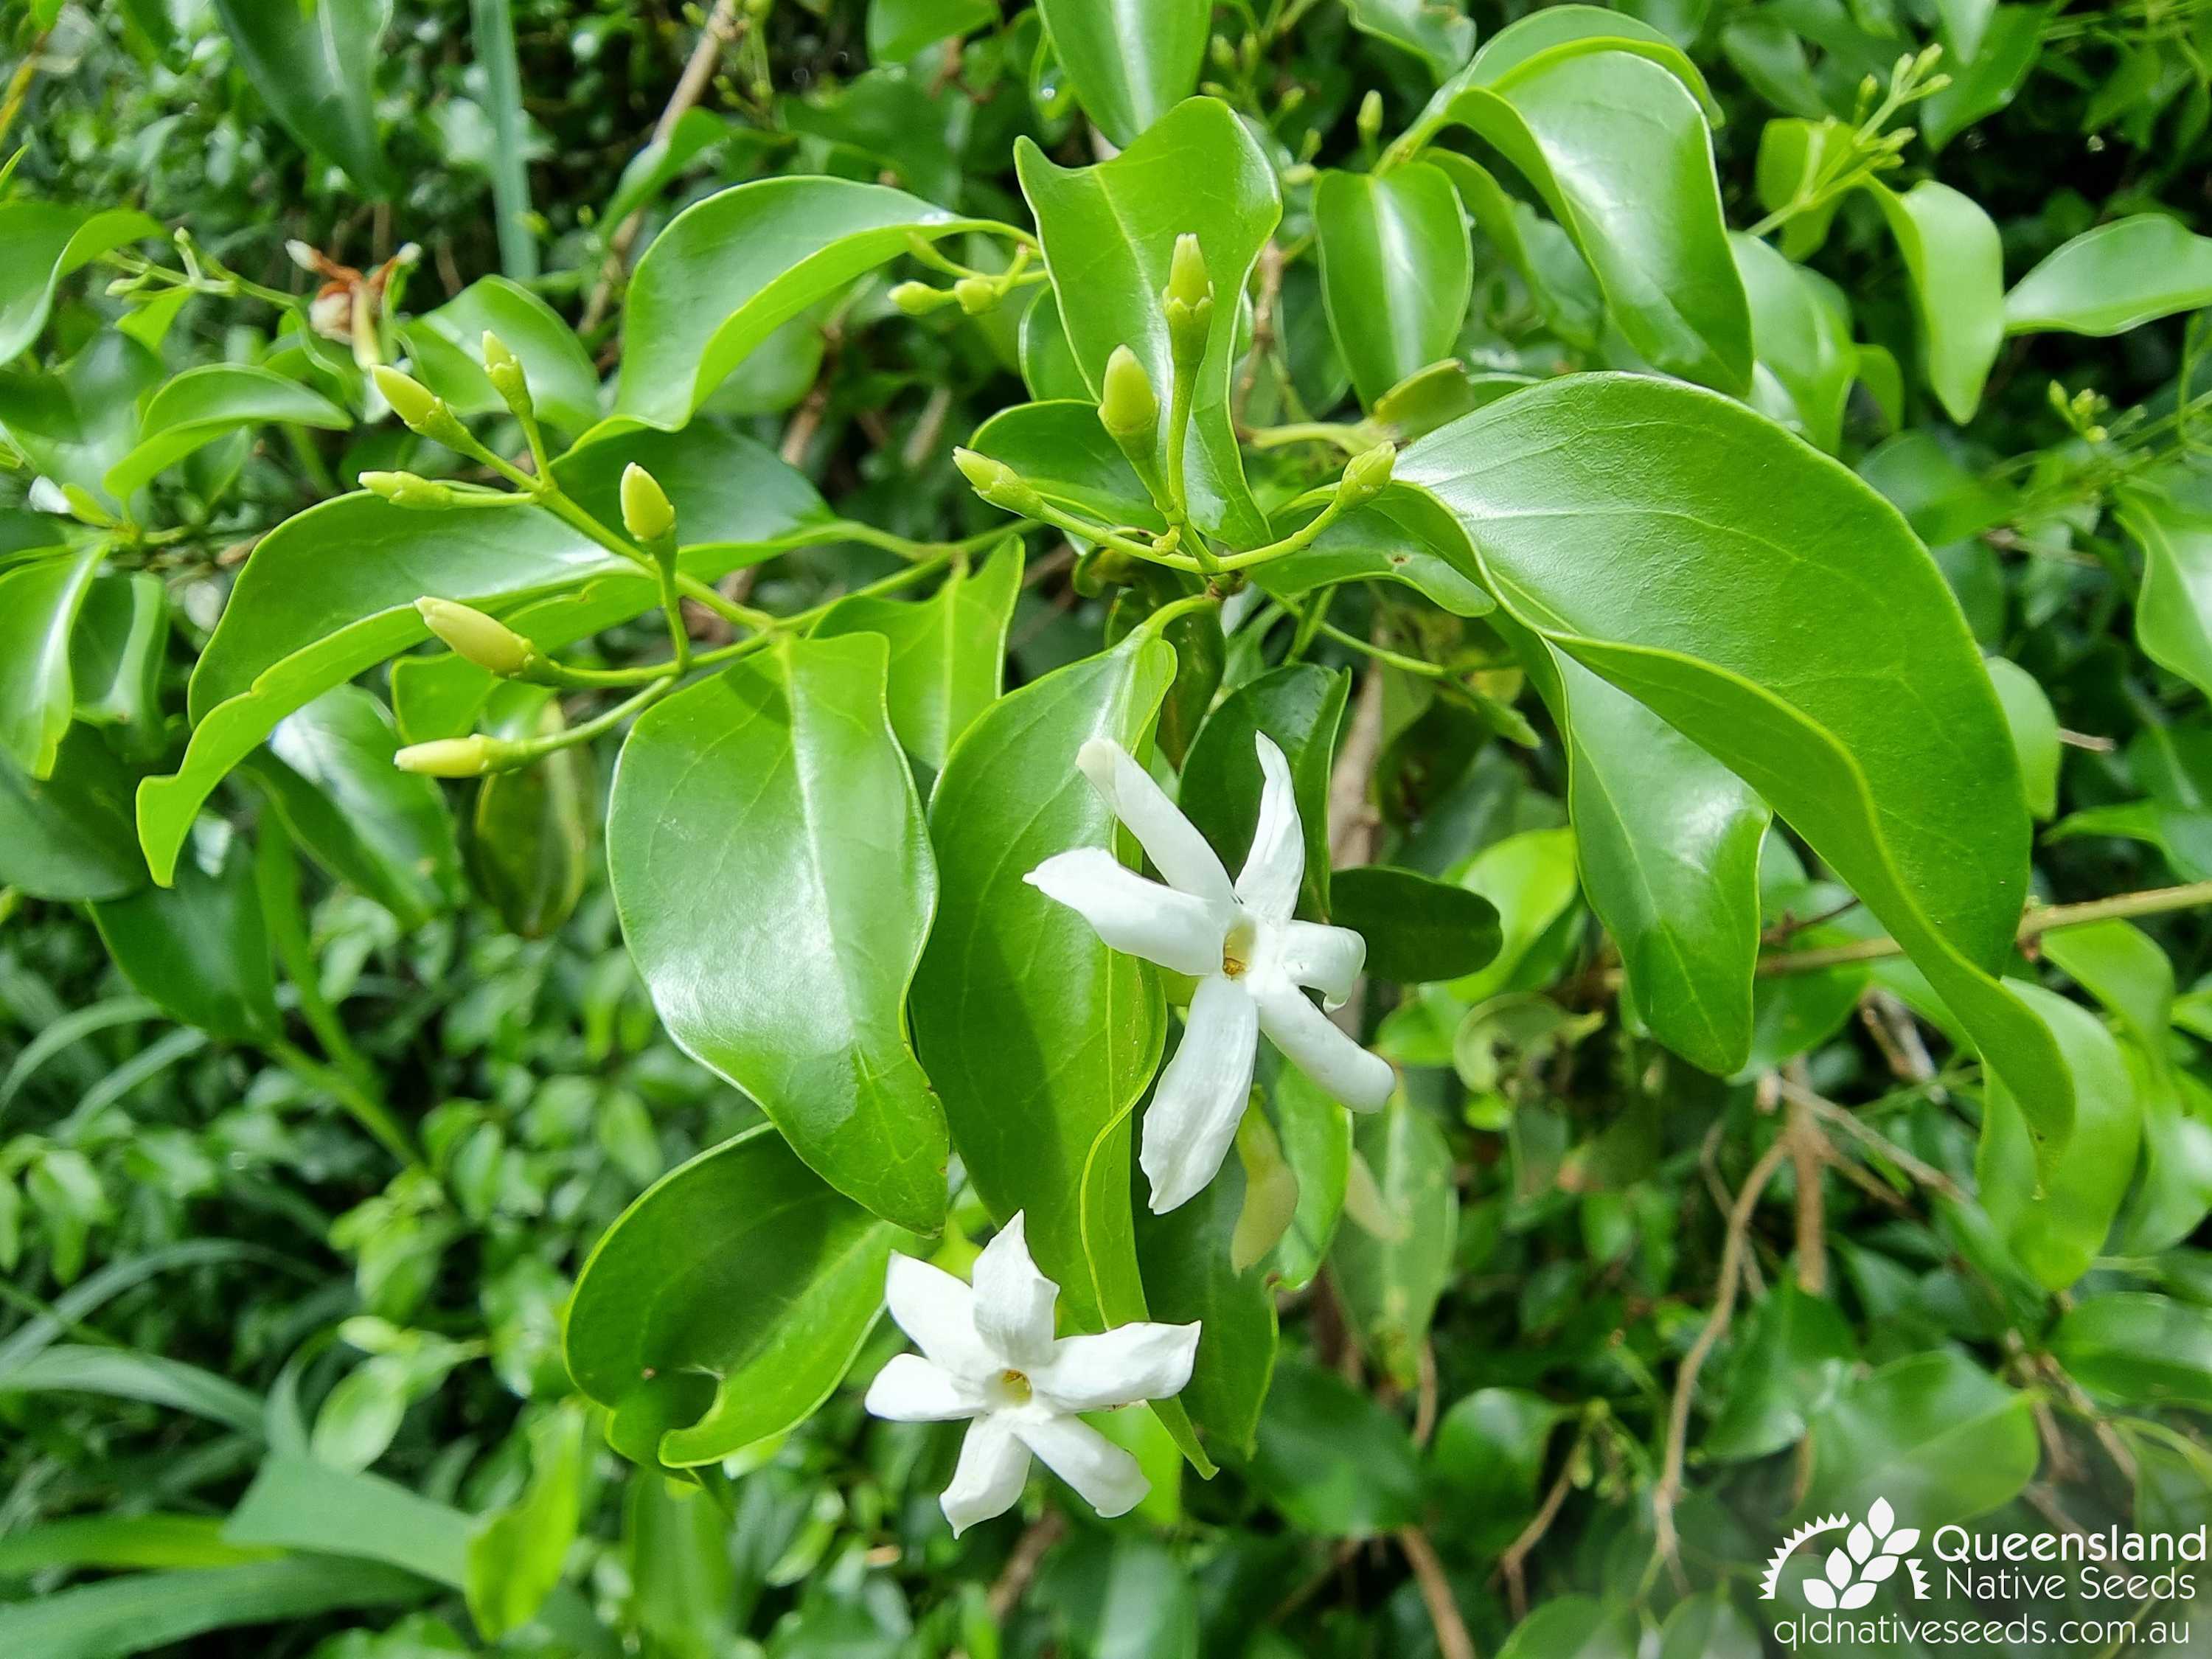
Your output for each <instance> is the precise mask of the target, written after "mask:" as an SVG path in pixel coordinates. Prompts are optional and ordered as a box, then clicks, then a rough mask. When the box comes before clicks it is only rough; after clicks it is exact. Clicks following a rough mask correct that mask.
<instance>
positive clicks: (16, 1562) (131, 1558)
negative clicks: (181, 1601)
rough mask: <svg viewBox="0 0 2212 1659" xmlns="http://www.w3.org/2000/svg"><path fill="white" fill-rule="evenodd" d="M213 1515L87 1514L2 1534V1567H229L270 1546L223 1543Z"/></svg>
mask: <svg viewBox="0 0 2212 1659" xmlns="http://www.w3.org/2000/svg"><path fill="white" fill-rule="evenodd" d="M221 1533H222V1517H221V1516H212V1515H167V1514H161V1513H155V1514H143V1515H116V1514H107V1515H86V1516H76V1517H73V1518H72V1519H70V1520H67V1521H49V1522H45V1523H43V1524H41V1525H39V1526H35V1527H31V1528H26V1529H25V1530H23V1531H21V1532H13V1533H9V1534H8V1535H7V1536H6V1537H4V1538H0V1573H4V1574H9V1575H11V1576H12V1575H15V1574H19V1573H28V1572H34V1571H38V1570H39V1569H40V1568H41V1567H106V1568H111V1569H113V1568H123V1567H229V1566H236V1565H239V1564H240V1563H241V1562H246V1561H254V1560H259V1559H264V1558H265V1557H267V1556H269V1555H270V1554H272V1553H274V1552H272V1551H268V1550H255V1549H245V1548H241V1547H238V1546H236V1545H233V1544H226V1543H224V1542H223V1541H222V1537H221V1536H220V1534H221Z"/></svg>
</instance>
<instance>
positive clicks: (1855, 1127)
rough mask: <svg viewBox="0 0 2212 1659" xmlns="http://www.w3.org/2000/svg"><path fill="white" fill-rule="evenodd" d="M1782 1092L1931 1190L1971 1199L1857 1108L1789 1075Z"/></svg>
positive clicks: (1795, 1104)
mask: <svg viewBox="0 0 2212 1659" xmlns="http://www.w3.org/2000/svg"><path fill="white" fill-rule="evenodd" d="M1782 1095H1783V1098H1784V1099H1785V1100H1787V1101H1788V1102H1789V1103H1790V1104H1791V1105H1792V1106H1793V1107H1797V1108H1800V1109H1802V1110H1804V1111H1806V1112H1808V1113H1810V1114H1811V1115H1813V1116H1814V1117H1817V1118H1819V1119H1820V1121H1822V1122H1824V1123H1832V1124H1834V1125H1835V1126H1836V1127H1838V1128H1839V1129H1841V1130H1843V1131H1844V1133H1846V1134H1849V1135H1850V1136H1852V1137H1854V1138H1855V1139H1857V1140H1859V1141H1861V1142H1863V1143H1864V1145H1865V1146H1867V1148H1868V1149H1869V1151H1871V1152H1873V1153H1874V1154H1875V1156H1876V1157H1878V1158H1881V1159H1882V1160H1883V1161H1884V1162H1885V1163H1888V1164H1895V1165H1896V1166H1897V1167H1898V1168H1899V1169H1900V1170H1904V1171H1905V1174H1906V1175H1907V1176H1911V1178H1912V1179H1913V1180H1914V1181H1917V1182H1919V1183H1920V1184H1921V1185H1922V1186H1923V1187H1925V1188H1928V1189H1929V1191H1931V1192H1936V1193H1941V1194H1942V1195H1943V1196H1944V1197H1946V1198H1948V1199H1949V1200H1952V1201H1953V1202H1954V1203H1956V1204H1964V1203H1966V1201H1967V1198H1966V1192H1965V1190H1964V1189H1963V1188H1960V1185H1959V1183H1958V1182H1955V1181H1954V1180H1952V1179H1951V1177H1950V1176H1947V1175H1945V1174H1944V1173H1943V1172H1942V1170H1939V1169H1937V1168H1936V1166H1935V1165H1934V1164H1929V1163H1928V1162H1926V1161H1925V1160H1923V1159H1922V1158H1916V1157H1915V1156H1914V1155H1913V1154H1912V1153H1911V1152H1906V1151H1905V1148H1904V1147H1902V1146H1899V1145H1898V1144H1897V1143H1896V1142H1895V1141H1893V1140H1892V1139H1890V1138H1889V1137H1888V1136H1887V1135H1886V1134H1884V1133H1881V1130H1879V1129H1876V1128H1875V1127H1872V1126H1871V1125H1869V1124H1868V1123H1866V1122H1864V1121H1862V1120H1861V1119H1860V1117H1859V1115H1858V1114H1857V1112H1854V1111H1851V1110H1850V1109H1847V1108H1845V1107H1842V1106H1838V1105H1837V1104H1836V1103H1835V1102H1833V1101H1832V1100H1826V1099H1823V1098H1822V1097H1820V1096H1819V1095H1816V1094H1814V1092H1813V1091H1811V1090H1810V1089H1808V1088H1805V1087H1803V1086H1802V1085H1799V1084H1796V1083H1793V1082H1791V1081H1790V1079H1787V1078H1784V1079H1783V1080H1782Z"/></svg>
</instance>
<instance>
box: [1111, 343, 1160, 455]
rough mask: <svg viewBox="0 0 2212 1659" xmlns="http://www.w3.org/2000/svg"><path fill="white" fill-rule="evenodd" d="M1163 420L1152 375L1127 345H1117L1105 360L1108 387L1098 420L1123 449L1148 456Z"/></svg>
mask: <svg viewBox="0 0 2212 1659" xmlns="http://www.w3.org/2000/svg"><path fill="white" fill-rule="evenodd" d="M1159 423H1160V400H1159V398H1158V397H1157V396H1155V395H1154V394H1153V392H1152V376H1150V375H1149V374H1146V373H1145V366H1144V365H1143V364H1142V363H1140V362H1138V361H1137V354H1136V353H1135V352H1133V351H1132V350H1130V349H1129V348H1128V347H1127V346H1125V345H1121V346H1115V348H1114V355H1113V356H1110V357H1109V358H1108V359H1107V360H1106V389H1105V392H1104V394H1103V396H1102V397H1101V398H1099V400H1098V424H1099V425H1101V426H1103V427H1104V428H1106V430H1107V432H1108V434H1109V435H1110V436H1111V437H1112V438H1113V440H1114V441H1115V443H1117V444H1119V445H1120V446H1121V447H1122V448H1123V449H1124V450H1133V451H1136V452H1138V453H1142V454H1144V455H1146V456H1147V457H1149V456H1150V455H1151V454H1152V435H1153V434H1154V433H1155V432H1156V431H1157V430H1158V428H1159Z"/></svg>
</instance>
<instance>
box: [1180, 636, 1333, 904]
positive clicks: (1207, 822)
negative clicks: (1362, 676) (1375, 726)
mask: <svg viewBox="0 0 2212 1659" xmlns="http://www.w3.org/2000/svg"><path fill="white" fill-rule="evenodd" d="M1351 691H1352V679H1351V677H1350V676H1349V675H1348V674H1346V673H1343V672H1342V671H1338V670H1335V669H1328V668H1322V667H1321V666H1320V665H1317V664H1314V663H1290V664H1286V665H1284V666H1283V667H1280V668H1277V669H1272V670H1270V671H1268V672H1267V673H1265V674H1262V675H1261V676H1260V677H1259V678H1257V679H1251V680H1247V681H1246V682H1245V683H1244V684H1242V685H1240V686H1238V687H1237V689H1236V690H1233V691H1231V692H1230V693H1229V694H1228V695H1227V696H1225V697H1223V698H1222V699H1221V701H1220V702H1219V703H1218V704H1217V705H1216V706H1215V708H1214V709H1213V712H1212V714H1209V715H1207V716H1206V724H1205V726H1202V727H1201V728H1200V731H1199V734H1198V741H1197V742H1196V743H1194V744H1192V745H1191V750H1190V753H1189V755H1188V756H1187V757H1185V758H1184V761H1183V768H1182V793H1181V796H1180V804H1181V805H1182V810H1183V812H1184V815H1185V816H1186V817H1188V818H1189V819H1190V821H1191V822H1192V823H1194V824H1196V825H1197V826H1198V827H1199V829H1200V832H1201V833H1202V834H1204V836H1206V840H1207V841H1208V842H1210V843H1212V848H1213V850H1214V851H1215V852H1216V853H1217V854H1219V855H1220V858H1221V861H1222V864H1223V866H1225V868H1227V869H1229V870H1231V871H1235V870H1241V869H1242V868H1243V866H1244V855H1245V854H1247V853H1249V852H1250V851H1251V850H1252V835H1253V832H1254V830H1255V829H1257V828H1258V827H1259V823H1260V785H1261V772H1260V753H1259V746H1258V741H1257V734H1258V733H1260V732H1266V733H1267V735H1268V736H1269V737H1270V738H1273V739H1274V741H1275V744H1276V746H1277V747H1278V748H1279V749H1280V750H1282V751H1283V757H1284V758H1285V760H1287V761H1288V762H1289V763H1290V765H1291V787H1292V789H1293V791H1294V792H1295V793H1296V794H1297V804H1298V821H1299V828H1300V829H1302V830H1303V831H1304V835H1305V846H1306V868H1305V879H1304V883H1303V884H1302V885H1301V887H1300V889H1299V894H1298V905H1299V908H1300V909H1301V910H1302V911H1304V913H1305V914H1306V915H1310V916H1312V917H1314V918H1316V919H1317V920H1318V919H1322V918H1325V917H1327V916H1328V913H1329V908H1328V877H1329V869H1328V775H1329V769H1330V768H1331V767H1332V766H1333V765H1334V763H1335V758H1336V733H1337V728H1338V726H1340V725H1341V724H1342V723H1343V720H1344V705H1345V699H1346V697H1347V696H1350V695H1351Z"/></svg>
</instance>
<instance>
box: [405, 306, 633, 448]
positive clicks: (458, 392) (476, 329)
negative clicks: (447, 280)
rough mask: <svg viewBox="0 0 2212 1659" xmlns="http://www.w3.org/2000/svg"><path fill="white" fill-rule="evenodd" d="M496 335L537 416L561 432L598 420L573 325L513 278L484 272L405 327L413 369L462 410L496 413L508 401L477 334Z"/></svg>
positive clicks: (592, 384)
mask: <svg viewBox="0 0 2212 1659" xmlns="http://www.w3.org/2000/svg"><path fill="white" fill-rule="evenodd" d="M487 333H491V334H496V335H498V336H499V339H500V343H501V345H504V346H505V347H506V348H507V349H508V350H509V351H512V352H513V354H514V355H515V357H516V359H517V360H518V361H519V362H520V363H521V364H522V369H523V373H524V374H526V375H527V376H528V377H529V380H530V398H531V402H532V404H534V405H536V407H537V410H538V416H539V417H540V418H541V419H543V420H544V421H545V422H547V423H548V424H549V425H551V426H556V427H558V428H561V429H562V431H564V432H582V431H584V430H585V429H586V428H588V427H590V426H591V425H592V422H595V421H597V420H598V419H599V370H598V369H596V368H593V367H592V358H591V354H590V353H589V352H587V351H586V350H585V349H584V343H583V342H582V341H581V340H580V339H578V338H577V337H576V331H575V330H574V329H572V328H570V327H569V326H568V324H567V323H565V322H564V321H562V318H561V313H559V312H557V311H556V310H554V309H553V307H551V306H550V305H548V304H546V303H545V301H543V300H541V299H539V298H538V296H537V295H535V294H533V293H532V292H531V291H530V290H529V289H526V288H525V287H523V286H522V284H521V283H515V282H510V281H509V280H508V279H507V278H506V277H504V276H484V277H480V278H479V279H477V281H476V282H473V283H470V284H469V285H468V286H467V287H466V288H465V289H462V290H461V291H460V292H459V294H456V295H454V296H453V298H452V299H450V300H448V301H446V303H445V304H443V305H441V306H440V307H438V308H437V309H436V310H435V311H430V312H425V313H423V314H422V316H420V317H417V318H416V319H414V320H413V321H412V322H410V323H409V324H408V325H407V349H408V351H409V353H410V356H411V357H412V359H413V362H412V368H413V370H414V373H415V375H416V378H417V379H419V380H422V383H423V384H424V385H426V386H428V387H429V388H430V389H431V390H432V391H433V392H436V393H437V394H438V395H439V396H440V397H441V398H444V399H445V400H446V401H447V403H449V404H452V405H453V407H454V408H455V409H456V410H459V412H460V413H462V414H464V415H489V414H497V413H499V412H501V410H505V409H506V408H507V399H506V398H502V397H501V396H500V394H499V392H498V389H497V388H496V387H495V386H493V385H492V383H491V381H490V380H489V378H488V377H487V376H486V375H485V374H484V370H483V337H484V336H485V334H487Z"/></svg>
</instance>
